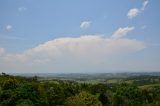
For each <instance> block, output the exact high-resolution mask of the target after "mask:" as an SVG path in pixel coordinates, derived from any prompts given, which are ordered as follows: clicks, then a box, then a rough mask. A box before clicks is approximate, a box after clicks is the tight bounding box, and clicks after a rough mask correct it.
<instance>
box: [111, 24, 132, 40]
mask: <svg viewBox="0 0 160 106" xmlns="http://www.w3.org/2000/svg"><path fill="white" fill-rule="evenodd" d="M133 30H134V27H124V28H119V29H118V30H116V31H115V32H114V33H113V35H112V38H114V39H119V38H122V37H124V36H126V35H127V34H128V33H129V32H131V31H133Z"/></svg>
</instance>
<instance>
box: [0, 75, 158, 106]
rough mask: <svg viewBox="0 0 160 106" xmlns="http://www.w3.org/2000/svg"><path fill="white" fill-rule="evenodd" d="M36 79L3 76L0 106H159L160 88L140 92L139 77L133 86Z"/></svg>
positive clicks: (0, 82) (131, 84)
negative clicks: (136, 83)
mask: <svg viewBox="0 0 160 106" xmlns="http://www.w3.org/2000/svg"><path fill="white" fill-rule="evenodd" d="M151 78H156V79H154V81H158V79H159V78H157V77H149V78H146V76H145V79H147V80H145V81H149V82H150V81H151V80H153V79H151ZM37 79H38V77H37V76H35V77H33V78H25V77H18V76H17V77H15V76H10V75H7V74H5V73H3V74H2V75H0V106H160V86H152V87H150V88H145V89H144V88H143V89H141V88H139V87H138V86H137V85H135V82H134V81H136V78H131V80H133V79H134V81H133V83H130V84H127V83H125V82H123V81H122V82H123V83H122V82H120V83H114V84H113V83H112V84H109V83H99V84H86V83H82V84H81V83H77V82H75V81H66V80H48V81H38V80H37ZM148 79H149V80H148ZM129 80H130V79H129ZM139 80H142V82H141V84H140V85H143V83H146V82H144V79H141V78H139V79H138V81H139ZM154 81H152V82H154ZM156 83H158V82H156ZM147 84H148V82H147ZM138 85H139V83H138Z"/></svg>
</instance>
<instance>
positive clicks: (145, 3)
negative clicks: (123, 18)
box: [141, 0, 149, 11]
mask: <svg viewBox="0 0 160 106" xmlns="http://www.w3.org/2000/svg"><path fill="white" fill-rule="evenodd" d="M148 2H149V1H148V0H145V1H144V2H143V5H142V8H141V11H143V10H144V9H145V8H146V6H147V4H148Z"/></svg>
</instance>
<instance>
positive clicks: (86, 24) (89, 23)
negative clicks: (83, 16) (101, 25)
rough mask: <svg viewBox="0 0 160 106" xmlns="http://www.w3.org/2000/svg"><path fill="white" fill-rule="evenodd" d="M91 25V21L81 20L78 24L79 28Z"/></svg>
mask: <svg viewBox="0 0 160 106" xmlns="http://www.w3.org/2000/svg"><path fill="white" fill-rule="evenodd" d="M90 26H91V21H83V22H82V23H81V25H80V28H81V29H87V28H89V27H90Z"/></svg>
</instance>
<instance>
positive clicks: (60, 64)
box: [0, 27, 145, 72]
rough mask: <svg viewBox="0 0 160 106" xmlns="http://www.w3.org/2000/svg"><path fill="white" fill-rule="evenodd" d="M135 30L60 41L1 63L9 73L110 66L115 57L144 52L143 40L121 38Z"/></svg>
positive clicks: (52, 41)
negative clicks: (105, 35)
mask: <svg viewBox="0 0 160 106" xmlns="http://www.w3.org/2000/svg"><path fill="white" fill-rule="evenodd" d="M133 29H134V28H133V27H126V28H119V29H118V30H117V31H115V33H114V34H113V35H112V36H111V37H110V38H106V37H104V36H102V35H83V36H80V37H76V38H74V37H66V38H57V39H54V40H51V41H47V42H45V43H43V44H40V45H38V46H37V47H35V48H31V49H28V50H26V51H24V52H23V53H20V54H10V53H5V55H4V54H3V57H2V59H1V60H0V61H1V63H5V65H7V66H6V67H7V68H9V69H8V70H12V69H14V70H31V71H38V72H39V71H40V70H43V69H44V70H50V71H49V72H52V71H53V72H54V71H56V70H63V72H65V71H68V70H71V71H73V70H87V69H90V70H91V69H92V68H93V67H94V66H95V65H96V67H100V66H101V63H103V62H104V61H105V63H106V64H107V63H108V64H110V63H109V62H110V61H109V60H110V59H111V58H115V56H120V57H121V56H123V55H127V54H130V53H133V52H136V51H140V50H142V49H144V48H145V44H144V42H143V41H138V40H135V39H134V40H132V39H127V38H122V36H125V35H126V34H127V33H128V32H129V31H131V30H133ZM118 35H119V36H118ZM113 36H115V37H116V39H113V38H112V37H113ZM1 51H4V50H3V49H2V50H1ZM1 63H0V66H1ZM3 66H4V65H3ZM5 69H6V68H5ZM44 70H43V71H44Z"/></svg>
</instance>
